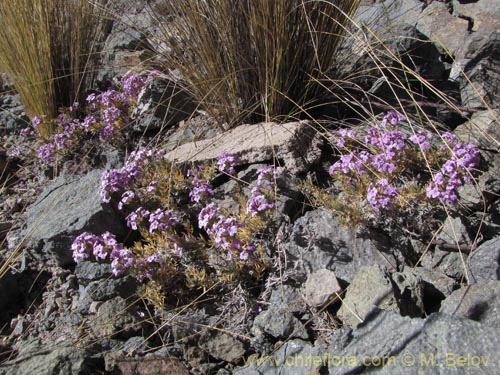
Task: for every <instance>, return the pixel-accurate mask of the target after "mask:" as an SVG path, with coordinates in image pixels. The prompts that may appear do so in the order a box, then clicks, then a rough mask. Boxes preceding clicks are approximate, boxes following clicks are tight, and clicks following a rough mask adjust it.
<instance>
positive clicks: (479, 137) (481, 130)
mask: <svg viewBox="0 0 500 375" xmlns="http://www.w3.org/2000/svg"><path fill="white" fill-rule="evenodd" d="M497 119H498V115H497V114H496V112H494V111H479V112H476V113H474V114H473V115H472V117H471V118H470V120H469V121H467V122H465V123H463V124H462V125H460V126H458V127H457V128H456V129H455V130H454V131H453V132H454V133H455V135H456V136H457V137H458V138H460V139H461V140H462V141H464V142H471V143H472V144H474V145H475V146H476V147H478V148H479V149H483V150H497V149H498V146H499V145H500V129H499V126H498V123H497Z"/></svg>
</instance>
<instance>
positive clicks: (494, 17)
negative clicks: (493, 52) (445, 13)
mask: <svg viewBox="0 0 500 375" xmlns="http://www.w3.org/2000/svg"><path fill="white" fill-rule="evenodd" d="M451 6H452V12H453V14H454V15H455V16H456V17H460V18H462V19H465V20H468V21H469V30H470V31H472V32H473V33H476V34H482V35H484V36H485V37H487V36H488V35H490V34H491V33H492V32H495V31H497V30H498V23H499V22H500V3H499V2H498V1H496V0H475V1H474V2H470V1H463V0H452V1H451Z"/></svg>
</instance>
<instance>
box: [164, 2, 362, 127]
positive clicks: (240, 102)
mask: <svg viewBox="0 0 500 375" xmlns="http://www.w3.org/2000/svg"><path fill="white" fill-rule="evenodd" d="M358 3H359V1H357V0H355V1H352V0H340V1H326V0H324V1H321V0H273V1H269V0H244V1H233V0H204V1H194V0H179V1H175V2H174V1H172V2H165V3H164V4H163V13H161V12H157V13H156V15H157V16H158V18H159V19H160V20H161V19H166V18H165V17H166V16H167V15H168V16H169V17H172V16H174V21H173V22H169V30H166V29H165V30H164V31H163V39H164V40H165V41H166V44H167V45H169V46H170V48H171V50H169V51H168V52H167V53H163V57H164V61H165V67H168V68H175V69H178V70H179V71H180V72H181V73H182V75H183V76H184V79H185V88H186V89H187V90H188V91H189V92H190V93H191V94H192V95H193V97H194V98H195V99H196V100H197V101H198V103H199V104H200V105H201V106H202V107H204V109H206V110H208V111H209V113H211V114H212V115H214V117H216V118H222V119H223V120H225V121H226V122H227V124H228V125H229V126H231V125H233V124H235V123H238V122H241V121H243V120H250V121H252V120H255V121H259V120H269V119H273V120H276V119H279V118H282V117H289V116H291V115H293V114H294V113H298V112H300V111H299V108H300V106H304V105H306V104H307V105H310V104H311V103H312V102H314V101H315V100H316V99H318V98H319V97H320V96H321V91H322V88H321V85H318V84H317V82H316V80H315V78H318V77H320V76H321V74H322V73H324V72H326V71H327V70H328V69H330V67H331V65H332V62H333V58H334V56H335V53H336V52H337V50H338V48H339V45H340V43H341V41H342V39H343V35H344V33H345V30H346V28H347V26H348V24H349V22H350V15H351V14H352V13H353V12H354V11H355V9H356V8H357V5H358ZM172 25H173V27H172V28H171V26H172Z"/></svg>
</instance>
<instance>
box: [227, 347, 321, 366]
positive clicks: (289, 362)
mask: <svg viewBox="0 0 500 375" xmlns="http://www.w3.org/2000/svg"><path fill="white" fill-rule="evenodd" d="M323 355H324V350H322V349H321V348H319V347H315V346H312V345H311V344H309V343H307V342H304V341H302V340H290V341H287V342H285V343H284V344H283V345H282V346H281V347H280V348H279V349H278V350H277V351H276V352H273V353H272V354H270V355H264V356H262V357H259V356H258V355H254V356H250V357H248V358H245V360H244V361H245V363H246V366H245V367H242V368H238V369H236V370H235V371H234V372H233V374H234V375H275V374H287V375H303V374H319V373H320V372H319V371H320V370H321V369H322V368H323V367H324V365H323V362H322V360H321V358H322V356H323Z"/></svg>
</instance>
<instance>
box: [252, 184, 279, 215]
mask: <svg viewBox="0 0 500 375" xmlns="http://www.w3.org/2000/svg"><path fill="white" fill-rule="evenodd" d="M271 208H274V202H272V201H270V200H268V198H267V197H266V195H265V194H264V193H263V192H262V191H261V188H260V187H259V186H255V187H254V188H252V192H251V195H250V199H249V200H248V202H247V213H250V214H251V215H252V216H255V215H257V214H258V213H260V212H263V211H265V210H268V209H271Z"/></svg>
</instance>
